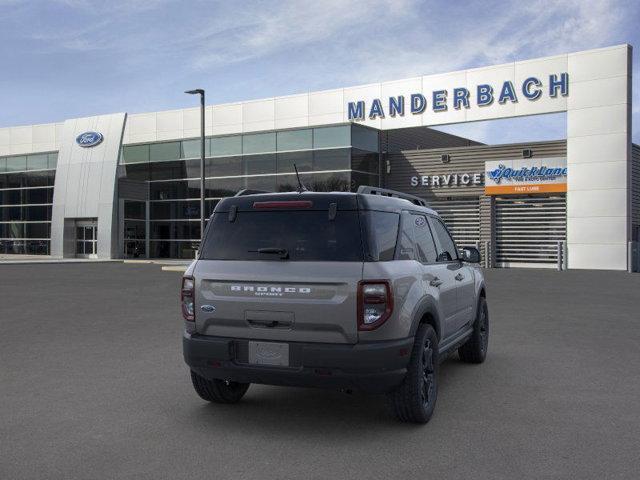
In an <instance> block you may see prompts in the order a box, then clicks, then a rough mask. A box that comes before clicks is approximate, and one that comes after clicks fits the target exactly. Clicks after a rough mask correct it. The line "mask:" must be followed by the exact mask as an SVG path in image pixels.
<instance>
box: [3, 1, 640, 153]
mask: <svg viewBox="0 0 640 480" xmlns="http://www.w3.org/2000/svg"><path fill="white" fill-rule="evenodd" d="M639 24H640V2H639V1H638V0H628V1H617V0H590V1H584V0H583V1H580V0H564V1H549V0H529V1H526V2H522V1H512V2H506V1H492V0H483V1H475V2H474V1H453V0H442V1H418V0H315V1H301V0H278V1H257V0H246V1H242V0H238V1H233V0H228V1H204V0H198V1H188V0H182V1H177V0H131V1H124V0H101V1H92V0H47V1H41V2H40V1H19V0H0V65H2V66H3V68H2V69H1V70H0V127H5V126H14V125H29V124H39V123H49V122H56V121H62V120H64V119H67V118H74V117H82V116H88V115H95V114H101V113H112V112H128V113H140V112H152V111H159V110H168V109H173V108H185V107H191V106H195V105H196V99H195V98H193V97H190V96H187V95H185V94H184V93H183V92H184V90H186V89H191V88H204V89H206V91H207V104H209V105H210V104H216V103H227V102H234V101H242V100H251V99H258V98H266V97H273V96H280V95H290V94H295V93H302V92H307V91H315V90H325V89H332V88H340V87H347V86H352V85H360V84H366V83H373V82H379V81H386V80H396V79H401V78H408V77H413V76H418V75H428V74H434V73H444V72H449V71H454V70H459V69H464V68H472V67H481V66H488V65H493V64H500V63H505V62H511V61H514V60H524V59H528V58H537V57H543V56H548V55H554V54H559V53H567V52H573V51H579V50H587V49H592V48H598V47H604V46H611V45H617V44H621V43H630V44H632V45H637V48H636V49H635V50H634V71H633V92H634V93H633V98H634V100H633V101H634V108H633V140H634V141H635V142H640V81H639V78H640V74H639V70H638V69H639V68H640V54H639V52H640V41H639V40H640V29H639V28H638V25H639ZM565 123H566V122H565V116H564V114H555V115H545V116H536V117H524V118H518V119H509V120H499V121H491V122H476V123H470V124H464V125H453V126H447V127H443V128H442V129H443V130H445V131H449V132H451V133H456V134H459V135H463V136H466V137H469V138H473V139H475V140H479V141H482V142H486V143H508V142H516V141H535V140H547V139H557V138H563V137H564V136H565V135H566V132H565V130H566V127H565Z"/></svg>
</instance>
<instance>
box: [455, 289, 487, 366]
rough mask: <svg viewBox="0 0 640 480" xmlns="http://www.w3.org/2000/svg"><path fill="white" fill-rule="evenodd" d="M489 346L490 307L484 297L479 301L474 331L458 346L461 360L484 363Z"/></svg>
mask: <svg viewBox="0 0 640 480" xmlns="http://www.w3.org/2000/svg"><path fill="white" fill-rule="evenodd" d="M488 346H489V309H488V308H487V301H486V300H485V299H484V297H480V301H479V302H478V314H477V315H476V321H475V322H474V323H473V333H472V334H471V336H470V337H469V340H467V341H466V343H465V344H464V345H462V346H461V347H460V348H458V355H460V360H462V361H463V362H467V363H482V362H484V359H485V358H487V347H488Z"/></svg>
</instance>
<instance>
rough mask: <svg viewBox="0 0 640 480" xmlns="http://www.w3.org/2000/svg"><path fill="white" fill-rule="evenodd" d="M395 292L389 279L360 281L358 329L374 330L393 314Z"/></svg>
mask: <svg viewBox="0 0 640 480" xmlns="http://www.w3.org/2000/svg"><path fill="white" fill-rule="evenodd" d="M392 311H393V294H392V292H391V285H390V284H389V281H388V280H364V281H362V282H360V283H358V330H374V329H376V328H378V327H379V326H380V325H382V324H383V323H384V322H386V321H387V319H388V318H389V317H390V316H391V312H392Z"/></svg>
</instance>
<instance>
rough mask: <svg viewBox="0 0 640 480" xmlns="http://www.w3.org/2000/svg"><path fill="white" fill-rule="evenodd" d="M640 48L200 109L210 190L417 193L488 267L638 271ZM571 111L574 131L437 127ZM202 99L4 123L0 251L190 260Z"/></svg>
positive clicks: (195, 232)
mask: <svg viewBox="0 0 640 480" xmlns="http://www.w3.org/2000/svg"><path fill="white" fill-rule="evenodd" d="M631 74H632V67H631V47H630V46H629V45H620V46H614V47H609V48H603V49H597V50H589V51H583V52H576V53H569V54H562V55H557V56H553V57H545V58H539V59H533V60H524V61H517V62H513V63H508V64H503V65H496V66H489V67H482V68H474V69H469V70H461V71H457V72H452V73H445V74H438V75H428V76H422V77H415V78H409V79H404V80H398V81H390V82H383V83H374V84H368V85H362V86H356V87H349V88H339V89H335V90H327V91H319V92H309V93H304V94H298V95H291V96H284V97H276V98H269V99H264V100H254V101H246V102H239V103H232V104H223V105H212V106H207V107H206V108H205V136H206V142H205V152H206V161H205V176H206V181H205V198H206V201H205V206H206V212H205V213H206V215H207V216H208V215H210V213H211V212H212V211H213V208H214V207H215V205H216V203H217V202H218V201H219V200H220V199H221V198H223V197H225V196H230V195H234V194H235V193H237V192H238V191H239V190H242V189H255V190H266V191H289V190H293V189H295V187H296V186H297V182H296V178H295V174H294V164H295V165H296V166H297V168H298V170H299V171H300V175H301V178H302V179H303V181H304V183H305V185H306V186H307V187H308V188H309V189H311V190H317V191H336V190H338V191H354V190H356V189H357V188H358V186H360V185H373V186H380V187H386V188H390V189H394V190H400V191H403V192H407V193H410V194H413V195H417V196H420V197H423V198H425V199H426V200H427V202H428V203H429V204H430V205H431V206H432V207H433V208H434V209H435V210H437V211H438V212H440V214H441V215H442V216H443V218H444V219H445V221H446V222H447V224H448V226H449V228H450V230H451V232H452V234H453V236H454V237H455V239H456V241H457V242H458V244H459V245H475V246H479V247H480V249H481V251H482V252H483V253H484V256H485V260H486V262H487V266H495V267H541V268H544V267H548V268H558V266H560V267H561V268H570V269H573V268H594V269H611V270H629V271H638V258H639V257H640V255H638V252H637V245H638V240H639V238H638V237H639V236H640V147H638V146H637V145H634V144H632V142H631V131H632V130H631V111H632V96H631ZM558 112H566V115H565V117H566V122H567V128H566V132H567V135H566V138H564V139H558V140H555V141H545V142H529V143H519V144H503V145H484V144H481V143H478V142H475V141H472V140H469V139H465V138H462V137H459V136H455V135H450V134H447V133H443V132H440V131H438V130H434V129H432V128H429V127H433V126H438V125H446V124H459V123H465V122H474V121H484V120H492V119H503V118H511V117H520V116H527V115H538V114H549V113H558ZM199 138H200V110H199V108H188V109H182V110H171V111H161V112H153V113H137V114H127V113H115V114H108V115H96V116H92V117H86V118H74V119H68V120H66V121H64V122H61V123H54V124H46V125H31V126H19V127H8V128H2V129H0V254H3V255H7V254H9V255H10V254H16V255H20V254H27V255H33V254H42V255H49V256H51V257H56V258H57V257H90V258H193V257H194V253H195V250H196V249H197V247H198V241H199V238H200V223H199V219H200V201H199V199H200V194H201V192H200V180H199V178H200V160H199V158H200V139H199Z"/></svg>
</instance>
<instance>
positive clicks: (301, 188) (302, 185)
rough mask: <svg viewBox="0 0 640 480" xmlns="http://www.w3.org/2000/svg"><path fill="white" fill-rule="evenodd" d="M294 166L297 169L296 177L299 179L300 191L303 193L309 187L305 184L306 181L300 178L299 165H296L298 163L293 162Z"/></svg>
mask: <svg viewBox="0 0 640 480" xmlns="http://www.w3.org/2000/svg"><path fill="white" fill-rule="evenodd" d="M293 168H294V169H295V171H296V178H297V179H298V193H302V192H308V190H307V187H305V186H304V183H302V180H300V174H299V173H298V167H297V166H296V164H295V163H294V164H293Z"/></svg>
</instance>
